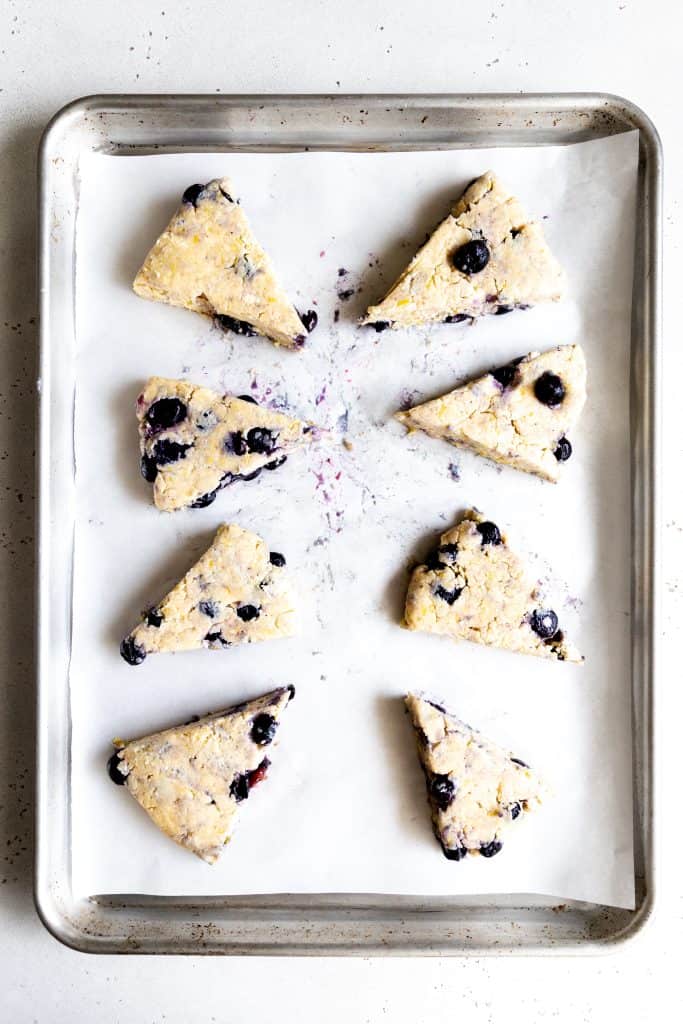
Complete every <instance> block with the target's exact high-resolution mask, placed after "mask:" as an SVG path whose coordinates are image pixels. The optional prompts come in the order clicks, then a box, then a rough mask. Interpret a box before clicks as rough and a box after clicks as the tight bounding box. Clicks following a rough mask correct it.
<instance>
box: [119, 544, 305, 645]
mask: <svg viewBox="0 0 683 1024" xmlns="http://www.w3.org/2000/svg"><path fill="white" fill-rule="evenodd" d="M294 604H295V602H294V595H293V593H292V590H291V588H290V585H289V580H288V578H287V572H286V569H285V557H284V555H282V554H280V552H278V551H269V550H268V547H267V546H266V544H265V542H264V541H263V540H261V538H260V537H258V536H257V535H256V534H255V533H250V532H249V530H243V529H242V527H241V526H235V525H234V524H233V525H226V524H224V525H223V526H220V527H219V528H218V532H217V533H216V536H215V538H214V540H213V543H212V544H211V546H210V547H209V548H208V550H207V551H205V552H204V554H203V555H202V557H201V558H200V559H199V561H198V562H197V563H196V565H193V567H192V568H191V569H190V570H189V572H188V573H187V574H186V575H185V576H183V578H182V579H181V580H180V582H179V583H177V584H176V585H175V587H174V588H173V589H172V590H171V591H170V592H169V593H168V594H167V595H166V597H165V598H164V599H163V600H162V601H160V602H159V604H158V605H156V606H155V607H153V608H150V609H149V611H147V612H146V614H145V616H144V618H143V620H142V622H141V623H140V624H139V625H138V626H136V627H135V629H134V630H133V631H132V632H131V633H129V635H128V636H127V637H125V639H124V640H123V641H122V643H121V657H122V658H123V659H124V660H125V661H127V662H128V664H129V665H139V664H140V663H141V662H142V661H144V660H145V658H146V657H147V655H148V654H157V653H165V652H169V651H191V650H195V649H196V648H199V647H209V648H211V649H212V650H221V649H224V648H227V647H231V646H232V645H233V644H251V643H256V642H257V641H259V640H275V639H277V638H278V637H286V636H291V635H292V633H293V632H294V630H295V611H294Z"/></svg>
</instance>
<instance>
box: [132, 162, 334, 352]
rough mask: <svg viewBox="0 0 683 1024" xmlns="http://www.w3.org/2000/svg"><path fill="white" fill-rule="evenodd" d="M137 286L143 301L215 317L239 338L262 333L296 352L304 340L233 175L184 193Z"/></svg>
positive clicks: (299, 322)
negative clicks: (231, 179)
mask: <svg viewBox="0 0 683 1024" xmlns="http://www.w3.org/2000/svg"><path fill="white" fill-rule="evenodd" d="M133 289H134V290H135V292H136V293H137V294H138V295H140V296H141V297H142V298H143V299H153V300H155V301H157V302H167V303H169V304H170V305H171V306H182V307H183V308H184V309H191V310H194V312H195V313H204V314H205V315H206V316H211V317H215V318H216V322H217V323H218V324H219V326H221V327H223V328H224V329H225V330H231V331H234V332H235V333H236V334H246V335H252V334H263V335H265V336H266V337H267V338H270V340H271V341H274V342H275V343H276V344H277V345H284V346H286V347H287V348H294V349H297V348H301V346H302V345H303V344H304V342H305V340H306V334H307V329H306V326H305V324H304V323H303V322H302V319H301V317H300V316H299V314H298V313H297V311H296V309H295V308H294V306H293V305H292V303H291V302H290V301H289V299H288V298H287V296H286V294H285V292H284V290H283V288H282V287H281V286H280V284H279V283H278V281H277V280H276V277H275V273H274V271H273V268H272V266H271V263H270V260H269V259H268V256H267V255H266V253H265V252H264V250H263V249H262V248H261V246H260V245H259V244H258V242H257V241H256V239H255V238H254V236H253V234H252V232H251V228H250V227H249V222H248V221H247V218H246V216H245V214H244V210H243V209H242V207H241V206H240V202H239V199H237V198H236V193H235V190H234V188H233V186H232V183H231V182H230V180H229V178H219V179H216V180H215V181H210V182H209V183H208V184H207V185H190V187H189V188H188V189H186V190H185V192H184V194H183V199H182V203H181V205H180V207H179V209H178V210H177V211H176V213H175V214H174V215H173V217H172V219H171V222H170V224H169V225H168V227H167V228H166V230H165V231H164V233H163V234H162V235H160V236H159V238H158V239H157V241H156V242H155V244H154V245H153V247H152V248H151V249H150V251H149V253H148V254H147V256H146V258H145V262H144V263H143V264H142V267H141V268H140V270H139V271H138V273H137V276H136V278H135V281H134V282H133ZM315 319H317V317H316V318H315ZM309 326H311V327H312V326H313V324H312V322H310V321H309Z"/></svg>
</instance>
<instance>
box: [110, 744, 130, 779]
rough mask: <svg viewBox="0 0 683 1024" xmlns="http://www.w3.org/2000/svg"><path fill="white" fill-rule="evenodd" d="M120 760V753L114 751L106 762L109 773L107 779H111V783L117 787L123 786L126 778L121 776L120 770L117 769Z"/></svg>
mask: <svg viewBox="0 0 683 1024" xmlns="http://www.w3.org/2000/svg"><path fill="white" fill-rule="evenodd" d="M120 758H121V751H120V750H116V751H115V752H114V753H113V754H112V755H111V757H110V758H109V760H108V761H107V771H108V773H109V778H110V779H111V781H112V782H115V783H116V785H117V786H123V785H124V784H125V781H126V776H125V775H124V774H123V772H122V771H121V768H120V767H119V763H120Z"/></svg>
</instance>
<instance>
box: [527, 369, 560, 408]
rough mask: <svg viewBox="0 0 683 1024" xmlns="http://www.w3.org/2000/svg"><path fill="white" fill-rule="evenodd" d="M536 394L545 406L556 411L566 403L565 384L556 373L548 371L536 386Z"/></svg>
mask: <svg viewBox="0 0 683 1024" xmlns="http://www.w3.org/2000/svg"><path fill="white" fill-rule="evenodd" d="M534 394H535V395H536V398H537V399H538V400H539V402H541V403H542V404H543V405H547V406H548V408H550V409H555V408H556V407H557V406H558V405H561V404H562V402H563V401H564V397H565V394H566V391H565V387H564V384H563V383H562V380H561V379H560V378H559V377H558V376H557V374H556V373H551V372H550V370H546V372H545V373H542V374H541V376H540V377H539V378H538V380H537V381H536V382H535V384H534Z"/></svg>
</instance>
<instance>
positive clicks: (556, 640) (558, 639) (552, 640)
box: [543, 629, 564, 661]
mask: <svg viewBox="0 0 683 1024" xmlns="http://www.w3.org/2000/svg"><path fill="white" fill-rule="evenodd" d="M563 640H564V633H563V632H562V630H561V629H558V631H557V633H555V635H554V636H550V637H548V638H547V639H546V640H544V641H543V643H544V644H548V646H549V647H556V646H557V644H561V643H562V642H563ZM558 658H559V660H560V661H564V657H563V656H562V655H558Z"/></svg>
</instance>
